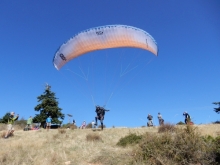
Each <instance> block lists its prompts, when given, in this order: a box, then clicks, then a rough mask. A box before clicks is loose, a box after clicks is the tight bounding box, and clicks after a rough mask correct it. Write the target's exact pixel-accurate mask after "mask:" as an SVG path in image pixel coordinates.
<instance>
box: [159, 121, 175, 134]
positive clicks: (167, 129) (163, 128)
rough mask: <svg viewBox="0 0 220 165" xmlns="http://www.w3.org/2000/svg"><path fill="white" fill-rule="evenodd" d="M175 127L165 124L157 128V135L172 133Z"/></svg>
mask: <svg viewBox="0 0 220 165" xmlns="http://www.w3.org/2000/svg"><path fill="white" fill-rule="evenodd" d="M175 129H176V128H175V125H173V124H170V123H165V124H163V125H161V126H159V128H158V133H162V132H174V131H175Z"/></svg>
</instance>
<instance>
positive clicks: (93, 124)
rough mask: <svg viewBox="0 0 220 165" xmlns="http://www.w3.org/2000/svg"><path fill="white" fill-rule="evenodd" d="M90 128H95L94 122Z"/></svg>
mask: <svg viewBox="0 0 220 165" xmlns="http://www.w3.org/2000/svg"><path fill="white" fill-rule="evenodd" d="M92 128H95V122H94V120H93V121H92Z"/></svg>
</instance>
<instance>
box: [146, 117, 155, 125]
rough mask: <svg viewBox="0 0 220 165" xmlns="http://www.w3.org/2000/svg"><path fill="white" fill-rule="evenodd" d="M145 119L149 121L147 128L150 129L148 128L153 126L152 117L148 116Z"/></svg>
mask: <svg viewBox="0 0 220 165" xmlns="http://www.w3.org/2000/svg"><path fill="white" fill-rule="evenodd" d="M147 119H148V120H149V121H148V123H147V126H148V127H150V126H153V125H154V124H153V116H152V115H150V114H148V116H147Z"/></svg>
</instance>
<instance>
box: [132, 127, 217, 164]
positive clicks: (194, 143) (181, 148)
mask: <svg viewBox="0 0 220 165" xmlns="http://www.w3.org/2000/svg"><path fill="white" fill-rule="evenodd" d="M192 127H193V126H191V127H190V128H185V129H176V130H175V133H174V134H171V133H169V132H166V133H164V134H159V135H158V134H157V135H156V134H149V133H146V134H144V135H143V137H142V140H141V141H140V142H139V144H138V147H137V148H136V149H135V151H134V152H135V156H134V160H135V163H139V162H141V163H145V164H155V165H156V164H178V165H179V164H183V165H188V164H198V163H200V164H214V163H215V162H216V161H215V157H216V156H215V155H216V147H215V145H216V144H214V143H213V142H212V141H205V140H204V139H203V138H201V136H200V134H199V133H198V132H197V129H195V128H192ZM188 130H190V131H188Z"/></svg>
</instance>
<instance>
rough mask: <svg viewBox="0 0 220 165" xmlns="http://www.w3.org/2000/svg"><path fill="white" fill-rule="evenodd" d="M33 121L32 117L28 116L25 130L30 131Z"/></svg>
mask: <svg viewBox="0 0 220 165" xmlns="http://www.w3.org/2000/svg"><path fill="white" fill-rule="evenodd" d="M32 124H33V119H32V116H30V117H29V118H28V120H27V130H29V129H32Z"/></svg>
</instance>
